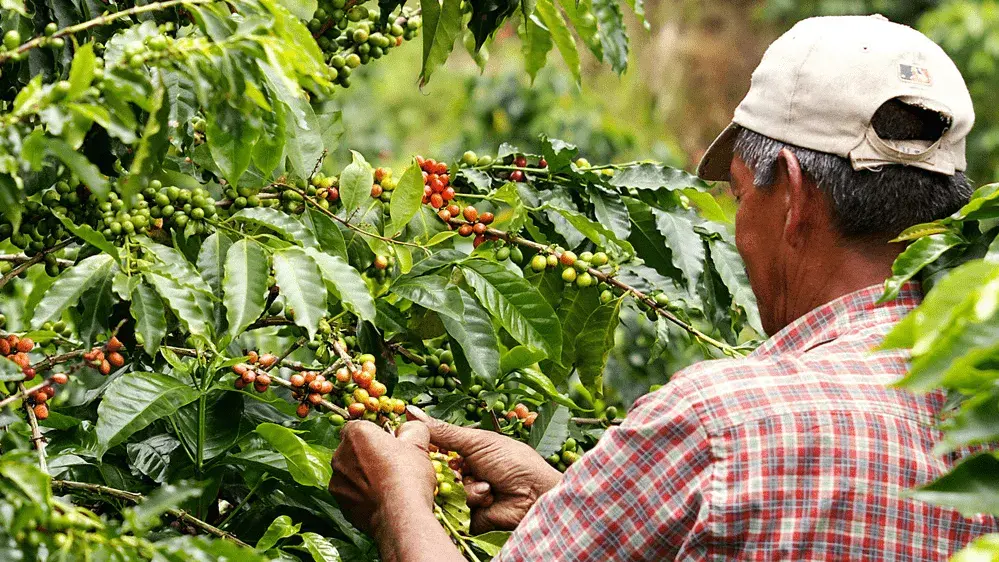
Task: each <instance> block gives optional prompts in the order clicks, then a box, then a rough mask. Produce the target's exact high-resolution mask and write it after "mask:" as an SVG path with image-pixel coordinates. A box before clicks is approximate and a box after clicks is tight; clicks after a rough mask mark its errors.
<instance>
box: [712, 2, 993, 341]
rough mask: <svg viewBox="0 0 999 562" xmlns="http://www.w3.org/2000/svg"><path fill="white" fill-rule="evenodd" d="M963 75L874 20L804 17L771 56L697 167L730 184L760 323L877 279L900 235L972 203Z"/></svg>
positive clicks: (970, 117) (772, 324) (923, 42)
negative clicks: (735, 201)
mask: <svg viewBox="0 0 999 562" xmlns="http://www.w3.org/2000/svg"><path fill="white" fill-rule="evenodd" d="M973 121H974V113H973V110H972V107H971V100H970V96H969V95H968V92H967V88H966V87H965V85H964V81H963V79H962V78H961V75H960V72H959V71H958V70H957V68H956V67H955V66H954V64H953V63H952V62H951V61H950V59H949V58H948V57H947V56H946V54H944V53H943V51H941V50H940V49H939V47H937V46H936V45H935V44H933V43H932V42H931V41H930V40H929V39H927V38H926V37H925V36H923V35H922V34H920V33H918V32H917V31H915V30H912V29H910V28H908V27H905V26H901V25H897V24H893V23H891V22H888V21H887V20H885V19H884V18H881V17H880V16H871V17H835V18H812V19H809V20H805V21H803V22H801V23H799V24H798V25H796V26H795V27H794V28H793V29H791V31H789V32H788V33H786V34H785V35H784V36H782V37H781V38H780V39H778V40H777V41H776V42H774V44H773V45H771V47H770V48H769V49H768V51H767V53H766V55H764V58H763V61H762V62H761V63H760V66H759V67H758V68H757V69H756V71H755V72H754V73H753V81H752V86H751V88H750V91H749V93H748V94H747V96H746V98H745V99H744V100H743V102H742V103H741V104H740V105H739V107H738V109H736V112H735V117H734V119H733V123H732V125H730V126H729V127H728V128H727V129H726V130H725V131H724V132H723V133H722V134H721V135H720V136H719V138H718V139H717V140H716V141H715V142H714V143H713V144H712V146H711V148H710V149H709V150H708V152H707V154H705V157H704V159H703V160H702V161H701V164H700V166H699V167H698V174H699V175H700V176H701V177H702V178H704V179H708V180H727V181H730V182H731V187H732V190H733V193H734V194H735V195H736V197H737V199H738V200H739V201H740V208H739V212H738V214H737V217H736V243H737V246H738V248H739V252H740V253H741V254H742V256H743V259H744V260H745V262H746V267H747V271H748V273H749V278H750V283H751V284H752V287H753V291H754V293H756V296H757V300H758V302H759V305H760V312H761V316H762V318H763V321H764V328H765V329H766V330H767V332H768V333H773V332H775V331H777V330H779V329H780V328H782V327H784V326H785V325H787V324H788V323H790V322H791V321H793V320H794V319H795V318H797V317H798V316H800V315H801V314H804V313H805V312H807V311H808V310H810V309H811V308H813V307H814V306H817V305H819V304H822V303H824V302H826V301H827V300H828V299H829V298H835V297H836V296H839V295H840V294H844V293H846V292H849V291H852V290H856V289H859V288H861V287H863V286H867V285H870V284H873V283H877V282H879V281H880V280H882V279H883V278H884V277H885V276H886V275H887V274H888V273H889V268H890V265H891V262H892V260H893V259H894V257H895V256H896V255H897V254H898V252H899V251H900V250H901V246H900V245H898V244H889V243H888V241H889V240H891V239H892V238H894V237H895V236H896V235H897V234H898V233H899V232H901V231H902V230H904V229H905V228H907V227H909V226H912V225H914V224H918V223H921V222H927V221H931V220H935V219H938V218H941V217H944V216H947V215H948V214H950V213H952V212H953V211H955V210H956V209H957V208H959V207H960V206H961V205H962V204H963V203H965V202H966V201H967V200H968V197H969V196H970V194H971V188H970V186H969V184H968V181H967V179H966V178H965V176H964V173H963V170H964V169H965V166H966V162H965V156H964V142H965V137H966V135H967V133H968V131H969V130H970V129H971V126H972V123H973Z"/></svg>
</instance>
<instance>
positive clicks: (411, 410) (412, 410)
mask: <svg viewBox="0 0 999 562" xmlns="http://www.w3.org/2000/svg"><path fill="white" fill-rule="evenodd" d="M406 413H408V414H409V415H410V416H412V417H414V418H417V419H420V420H424V419H427V414H426V413H425V412H424V411H423V410H421V409H419V408H418V407H416V406H406Z"/></svg>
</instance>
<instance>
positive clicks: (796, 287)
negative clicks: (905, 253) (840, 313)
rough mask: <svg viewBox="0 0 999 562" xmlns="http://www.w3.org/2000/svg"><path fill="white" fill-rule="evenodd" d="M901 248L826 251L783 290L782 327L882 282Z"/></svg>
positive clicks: (873, 247) (897, 245)
mask: <svg viewBox="0 0 999 562" xmlns="http://www.w3.org/2000/svg"><path fill="white" fill-rule="evenodd" d="M901 249H902V248H901V247H900V245H899V244H885V245H862V246H861V245H857V246H853V245H851V246H833V247H832V248H827V249H826V250H824V251H823V252H822V253H821V255H820V256H817V257H818V259H816V260H813V261H809V262H808V265H807V267H808V270H807V271H803V272H801V274H800V275H799V276H797V279H796V280H794V281H792V282H791V283H790V284H789V286H788V287H787V288H786V290H787V293H786V294H787V300H786V301H785V307H784V309H785V311H786V312H785V320H786V324H790V323H791V322H794V321H795V320H797V319H798V318H801V317H802V316H804V315H805V314H808V313H809V312H810V311H812V310H814V309H816V308H818V307H820V306H822V305H824V304H826V303H829V302H831V301H834V300H836V299H838V298H840V297H842V296H844V295H848V294H850V293H852V292H854V291H859V290H861V289H864V288H866V287H870V286H872V285H878V284H881V283H883V282H884V280H885V279H887V278H888V277H890V276H891V274H892V273H891V266H892V263H894V261H895V258H897V257H898V254H899V252H900V250H901ZM786 324H785V325H786Z"/></svg>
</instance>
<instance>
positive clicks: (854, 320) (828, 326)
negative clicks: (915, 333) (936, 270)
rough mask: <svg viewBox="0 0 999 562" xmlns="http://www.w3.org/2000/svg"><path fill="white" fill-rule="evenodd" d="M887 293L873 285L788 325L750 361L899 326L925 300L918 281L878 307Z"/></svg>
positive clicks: (908, 285)
mask: <svg viewBox="0 0 999 562" xmlns="http://www.w3.org/2000/svg"><path fill="white" fill-rule="evenodd" d="M883 293H884V286H883V285H872V286H870V287H866V288H863V289H860V290H859V291H854V292H852V293H849V294H847V295H843V296H842V297H839V298H838V299H836V300H834V301H831V302H828V303H826V304H824V305H822V306H820V307H818V308H816V309H814V310H812V311H811V312H809V313H807V314H805V315H804V316H802V317H800V318H798V319H797V320H795V321H794V322H791V323H790V324H788V325H787V326H786V327H785V328H784V329H783V330H781V331H779V332H777V333H776V334H774V335H773V336H772V337H771V338H770V339H768V340H767V341H765V342H763V345H761V346H760V347H758V348H756V350H755V351H753V353H751V354H750V355H749V357H753V358H762V357H767V356H771V355H779V354H782V353H804V352H806V351H808V350H810V349H813V348H815V347H817V346H819V345H822V344H824V343H828V342H830V341H832V340H835V339H836V338H838V337H840V336H841V335H843V334H846V333H849V332H854V331H858V330H860V329H862V328H869V327H872V326H875V325H885V326H889V325H892V324H895V323H897V322H898V321H899V320H901V319H902V318H903V317H904V316H905V315H906V314H908V313H909V312H910V311H911V310H912V309H914V308H916V307H917V306H919V303H920V301H922V298H923V293H922V290H921V289H920V286H919V283H918V282H915V281H907V282H905V283H904V284H903V285H902V287H901V289H900V290H899V292H898V296H897V297H895V299H893V300H890V301H888V302H885V303H881V304H878V302H877V301H878V299H879V298H881V295H882V294H883Z"/></svg>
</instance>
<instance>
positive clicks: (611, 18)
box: [592, 0, 628, 74]
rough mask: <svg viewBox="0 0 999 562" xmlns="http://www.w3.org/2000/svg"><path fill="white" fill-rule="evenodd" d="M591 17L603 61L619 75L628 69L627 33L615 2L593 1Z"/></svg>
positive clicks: (607, 0)
mask: <svg viewBox="0 0 999 562" xmlns="http://www.w3.org/2000/svg"><path fill="white" fill-rule="evenodd" d="M592 5H593V15H594V16H596V18H597V32H598V35H599V36H600V45H601V46H602V47H603V54H604V57H603V59H602V60H603V61H605V62H607V61H609V62H610V65H611V68H613V69H614V71H615V72H617V73H618V74H621V73H623V72H624V70H625V69H626V68H627V67H628V32H627V30H626V29H625V26H624V17H623V15H622V14H621V8H620V6H619V5H618V3H617V0H593V4H592Z"/></svg>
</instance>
